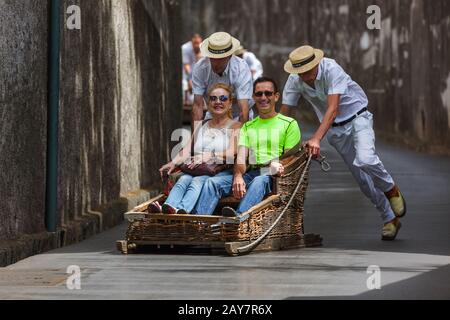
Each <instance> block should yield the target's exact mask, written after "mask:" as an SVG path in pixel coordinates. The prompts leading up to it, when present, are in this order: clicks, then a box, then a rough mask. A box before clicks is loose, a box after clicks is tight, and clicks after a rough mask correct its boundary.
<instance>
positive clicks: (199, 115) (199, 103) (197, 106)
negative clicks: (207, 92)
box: [192, 95, 204, 129]
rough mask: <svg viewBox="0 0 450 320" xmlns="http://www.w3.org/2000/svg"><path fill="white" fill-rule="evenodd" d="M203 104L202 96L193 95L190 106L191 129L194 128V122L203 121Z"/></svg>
mask: <svg viewBox="0 0 450 320" xmlns="http://www.w3.org/2000/svg"><path fill="white" fill-rule="evenodd" d="M203 104H204V101H203V96H199V95H195V96H194V105H193V106H192V128H194V125H195V123H196V122H199V121H203ZM194 129H195V128H194Z"/></svg>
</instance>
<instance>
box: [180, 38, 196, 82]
mask: <svg viewBox="0 0 450 320" xmlns="http://www.w3.org/2000/svg"><path fill="white" fill-rule="evenodd" d="M181 53H182V59H183V66H184V65H185V64H188V65H190V66H191V72H192V67H193V66H194V64H196V63H197V55H196V54H195V51H194V46H193V45H192V41H189V42H186V43H185V44H183V45H182V46H181ZM190 76H191V75H188V74H186V72H184V68H183V79H186V80H189V79H190Z"/></svg>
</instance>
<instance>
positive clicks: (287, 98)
mask: <svg viewBox="0 0 450 320" xmlns="http://www.w3.org/2000/svg"><path fill="white" fill-rule="evenodd" d="M296 82H298V79H296V77H295V76H294V75H290V76H289V78H288V80H287V82H286V85H285V86H284V90H283V104H285V105H288V106H291V107H296V106H297V105H298V100H299V99H300V96H301V92H300V89H299V88H298V86H297V85H296Z"/></svg>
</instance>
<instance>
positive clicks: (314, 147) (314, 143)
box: [303, 138, 320, 158]
mask: <svg viewBox="0 0 450 320" xmlns="http://www.w3.org/2000/svg"><path fill="white" fill-rule="evenodd" d="M303 147H305V148H306V149H307V150H308V153H309V154H311V155H312V156H313V158H317V157H318V156H319V155H320V140H319V139H315V138H312V139H311V140H308V141H306V142H305V143H303Z"/></svg>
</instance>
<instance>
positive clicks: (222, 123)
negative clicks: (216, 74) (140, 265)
mask: <svg viewBox="0 0 450 320" xmlns="http://www.w3.org/2000/svg"><path fill="white" fill-rule="evenodd" d="M208 97H209V98H208V111H209V112H210V114H211V116H212V118H211V119H210V120H206V121H204V122H203V124H202V125H201V126H198V129H195V130H194V134H193V135H192V137H191V140H190V141H189V142H188V144H187V145H186V147H185V148H183V150H182V151H181V152H180V153H179V154H178V155H177V156H176V157H175V158H174V159H173V160H172V161H170V162H169V163H167V164H166V165H164V166H163V167H162V168H161V169H160V173H161V175H164V174H168V175H170V174H171V173H173V172H174V171H175V170H176V169H178V168H180V169H181V170H182V171H183V172H184V173H185V174H183V175H182V176H181V177H180V179H179V180H178V182H177V183H176V184H175V186H174V187H173V188H172V190H171V191H170V194H169V196H168V198H167V200H166V201H165V203H164V204H163V205H162V206H161V205H160V204H159V203H157V202H155V203H152V204H151V205H150V206H149V212H152V213H160V212H163V213H167V214H190V213H193V212H192V211H193V210H194V207H195V205H196V203H197V200H198V198H199V197H200V193H201V191H202V188H203V184H204V183H205V181H206V180H207V179H208V178H210V176H211V175H214V174H217V175H221V174H224V173H225V172H226V171H225V170H226V169H227V166H226V165H227V164H228V165H229V166H228V168H230V167H232V165H233V163H234V158H235V155H236V154H237V139H238V136H239V129H240V127H241V123H239V122H236V121H233V120H232V118H231V108H232V103H233V89H232V88H231V87H230V86H229V85H226V84H223V83H218V84H215V85H214V86H213V87H212V88H211V89H210V91H209V93H208ZM192 149H193V150H192ZM221 170H224V171H221ZM228 174H229V173H228Z"/></svg>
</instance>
